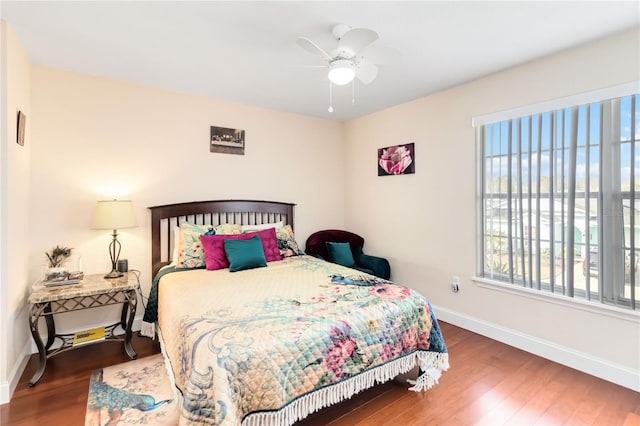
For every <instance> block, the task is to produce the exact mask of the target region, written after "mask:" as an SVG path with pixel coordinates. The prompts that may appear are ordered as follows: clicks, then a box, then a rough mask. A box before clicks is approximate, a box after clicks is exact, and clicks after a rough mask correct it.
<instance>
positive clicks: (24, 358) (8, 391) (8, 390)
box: [0, 317, 142, 405]
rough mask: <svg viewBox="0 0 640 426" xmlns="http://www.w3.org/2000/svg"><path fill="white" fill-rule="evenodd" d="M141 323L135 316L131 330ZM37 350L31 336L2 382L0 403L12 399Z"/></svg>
mask: <svg viewBox="0 0 640 426" xmlns="http://www.w3.org/2000/svg"><path fill="white" fill-rule="evenodd" d="M141 324H142V317H140V318H134V320H133V325H132V326H131V330H132V331H138V330H140V325H141ZM107 325H110V324H94V325H91V326H88V327H83V328H82V329H78V330H74V331H66V330H65V333H67V332H69V333H73V332H75V331H82V330H87V329H88V328H96V327H102V326H107ZM134 350H135V348H134ZM37 352H38V348H37V347H36V344H35V342H34V341H33V339H31V338H30V339H29V340H28V341H27V343H26V344H25V346H24V347H23V348H22V352H21V356H20V361H19V362H17V363H16V365H15V366H14V367H13V369H12V370H11V373H9V377H8V380H7V381H2V382H0V405H1V404H6V403H8V402H9V401H10V400H11V395H13V391H14V390H15V389H16V386H17V385H18V382H19V381H20V377H22V374H23V373H24V369H25V368H26V367H27V362H29V358H30V357H31V355H32V354H35V353H37Z"/></svg>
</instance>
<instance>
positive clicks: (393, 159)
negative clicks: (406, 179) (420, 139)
mask: <svg viewBox="0 0 640 426" xmlns="http://www.w3.org/2000/svg"><path fill="white" fill-rule="evenodd" d="M415 154H416V153H415V145H414V143H413V142H412V143H407V144H404V145H394V146H388V147H386V148H380V149H378V176H394V175H409V174H412V173H415V172H416V159H415Z"/></svg>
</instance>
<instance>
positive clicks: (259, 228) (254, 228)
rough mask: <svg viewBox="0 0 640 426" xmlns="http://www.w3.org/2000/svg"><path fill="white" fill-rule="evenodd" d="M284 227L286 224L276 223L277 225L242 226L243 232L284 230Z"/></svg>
mask: <svg viewBox="0 0 640 426" xmlns="http://www.w3.org/2000/svg"><path fill="white" fill-rule="evenodd" d="M283 226H284V222H283V221H280V222H275V223H263V224H262V225H242V232H252V231H262V230H263V229H269V228H276V229H277V228H282V227H283Z"/></svg>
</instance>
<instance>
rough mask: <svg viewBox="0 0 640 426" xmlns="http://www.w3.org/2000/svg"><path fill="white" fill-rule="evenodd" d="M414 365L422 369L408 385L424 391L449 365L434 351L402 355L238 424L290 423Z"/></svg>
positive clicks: (259, 425) (261, 425)
mask: <svg viewBox="0 0 640 426" xmlns="http://www.w3.org/2000/svg"><path fill="white" fill-rule="evenodd" d="M416 365H419V366H420V369H421V370H422V371H423V373H422V374H421V375H420V376H419V377H418V380H417V381H413V380H409V382H410V383H412V384H414V386H413V387H411V388H409V389H410V390H413V391H416V392H420V391H426V390H428V389H430V388H431V387H432V386H433V385H435V384H436V383H438V379H439V378H440V374H441V371H443V370H447V369H448V368H449V355H448V354H447V353H436V352H418V353H417V354H416V353H414V354H410V355H406V356H404V357H402V358H399V359H396V360H394V361H390V362H388V363H386V364H384V365H380V366H378V367H375V368H373V369H371V370H368V371H365V372H362V373H360V374H358V375H357V376H354V377H351V378H349V379H346V380H344V381H341V382H339V383H336V384H333V385H331V386H328V387H325V388H322V389H319V390H317V391H314V392H311V393H308V394H305V395H303V396H301V397H299V398H297V399H295V400H294V401H292V402H290V403H289V404H288V405H286V406H285V407H283V408H282V409H280V410H278V411H265V412H256V413H250V414H249V415H247V416H246V417H245V418H244V420H243V421H242V425H243V426H264V425H292V424H294V423H295V422H297V421H299V420H302V419H304V418H306V417H307V416H308V415H309V414H312V413H315V412H316V411H318V410H321V409H322V408H325V407H328V406H331V405H333V404H336V403H338V402H341V401H344V400H346V399H349V398H351V397H352V396H353V395H355V394H357V393H359V392H361V391H363V390H365V389H369V388H371V387H373V386H374V385H376V384H379V383H385V382H388V381H389V380H391V379H393V378H394V377H396V376H398V375H399V374H403V373H407V372H409V371H411V369H412V368H414V367H415V366H416Z"/></svg>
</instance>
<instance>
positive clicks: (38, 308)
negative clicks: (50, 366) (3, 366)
mask: <svg viewBox="0 0 640 426" xmlns="http://www.w3.org/2000/svg"><path fill="white" fill-rule="evenodd" d="M47 307H48V309H49V312H50V311H51V305H50V304H49V303H45V304H41V303H37V304H35V305H32V306H31V314H30V315H29V328H30V329H31V335H32V336H33V340H34V341H35V342H36V346H37V348H38V362H39V364H38V369H37V370H36V372H35V373H34V374H33V377H32V378H31V380H30V381H29V387H32V386H35V385H36V383H38V381H39V380H40V379H41V378H42V375H43V374H44V370H45V368H46V366H47V350H46V349H45V346H44V343H42V338H41V337H40V333H39V332H38V320H39V319H40V315H41V314H42V311H44V310H46V309H47ZM50 319H51V318H49V317H48V316H47V331H49V333H50V334H49V336H47V347H49V346H51V343H53V339H54V338H55V331H54V332H53V335H52V334H51V329H53V330H55V328H52V327H53V326H51V327H50V326H49V320H50ZM51 321H52V322H53V319H51Z"/></svg>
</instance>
